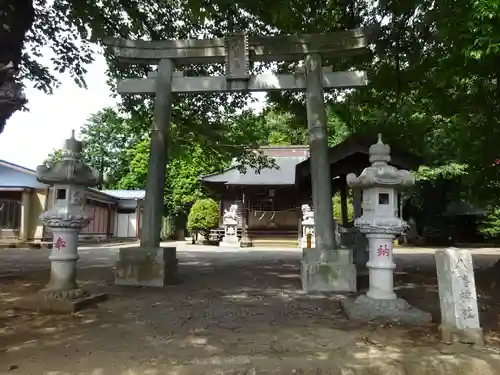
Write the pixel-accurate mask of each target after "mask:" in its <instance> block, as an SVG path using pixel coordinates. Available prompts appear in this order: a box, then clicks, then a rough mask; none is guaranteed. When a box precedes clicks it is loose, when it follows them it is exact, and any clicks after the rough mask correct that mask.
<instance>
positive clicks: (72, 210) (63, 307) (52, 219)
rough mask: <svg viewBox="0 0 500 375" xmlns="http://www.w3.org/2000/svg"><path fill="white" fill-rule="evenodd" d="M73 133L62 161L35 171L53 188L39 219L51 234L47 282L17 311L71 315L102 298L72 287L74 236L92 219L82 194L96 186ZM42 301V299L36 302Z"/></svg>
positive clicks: (75, 253) (95, 175) (96, 178)
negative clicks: (50, 202)
mask: <svg viewBox="0 0 500 375" xmlns="http://www.w3.org/2000/svg"><path fill="white" fill-rule="evenodd" d="M74 135H75V132H74V131H73V132H72V136H71V138H69V139H67V140H66V141H65V147H64V150H63V158H62V160H61V161H59V162H57V163H55V164H54V165H53V166H52V167H46V166H45V165H40V166H38V167H37V169H36V174H37V179H38V181H40V182H42V183H45V184H48V185H53V191H54V200H55V202H54V205H53V207H52V208H51V209H50V210H48V211H46V212H44V213H43V214H42V215H41V219H42V221H43V223H44V225H46V226H47V227H49V228H50V229H51V230H52V233H53V245H52V253H51V255H50V256H49V259H50V261H51V270H50V281H49V283H48V284H47V286H46V287H45V288H44V289H42V290H40V291H39V293H38V296H37V297H38V298H34V299H33V298H32V299H29V300H28V301H24V302H28V303H24V304H22V305H21V306H20V307H26V308H29V309H36V310H50V311H56V312H73V311H75V310H78V309H80V308H82V307H83V306H84V305H88V304H89V303H91V302H97V301H98V300H102V299H103V297H104V295H99V296H89V294H88V293H87V291H85V290H84V289H81V288H79V287H78V285H77V283H76V262H77V260H78V235H79V233H80V231H81V230H82V229H83V228H85V227H86V226H87V225H88V224H89V223H90V221H91V220H92V217H90V216H88V215H87V214H86V213H85V211H84V204H85V191H86V188H87V187H88V186H95V185H97V184H98V183H99V174H98V172H97V171H95V170H93V169H92V168H90V167H88V166H87V165H86V164H85V163H84V162H83V161H82V160H81V151H82V142H80V141H77V140H76V139H75V136H74ZM40 297H42V298H40Z"/></svg>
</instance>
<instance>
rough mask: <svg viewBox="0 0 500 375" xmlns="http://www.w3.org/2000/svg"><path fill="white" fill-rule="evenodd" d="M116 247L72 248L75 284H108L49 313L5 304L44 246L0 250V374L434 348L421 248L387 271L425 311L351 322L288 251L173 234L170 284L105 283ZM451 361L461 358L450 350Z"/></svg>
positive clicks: (38, 271) (481, 257) (414, 352)
mask: <svg viewBox="0 0 500 375" xmlns="http://www.w3.org/2000/svg"><path fill="white" fill-rule="evenodd" d="M116 252H117V247H112V246H107V247H100V248H82V249H81V250H80V256H81V259H80V262H79V275H78V277H79V280H80V283H81V284H82V285H84V286H85V287H86V288H88V289H89V290H93V291H99V292H106V293H109V294H110V299H109V301H107V302H104V303H101V304H100V305H99V306H98V307H97V308H93V309H88V310H85V311H83V312H80V313H78V314H74V315H72V316H57V315H43V314H37V313H30V312H20V311H15V310H13V309H12V302H13V301H14V300H15V299H16V298H19V297H22V296H26V295H29V294H31V293H34V292H35V291H36V290H38V289H40V288H41V287H42V286H43V285H44V283H46V282H47V280H48V271H49V264H48V260H47V256H48V254H49V252H48V251H47V250H40V249H39V250H22V249H12V250H0V294H1V297H2V298H1V300H0V374H4V373H5V374H13V373H15V374H23V375H27V374H46V375H49V374H50V375H66V374H68V375H69V374H79V375H83V374H93V375H97V374H103V375H115V374H116V375H125V374H127V375H131V374H188V373H189V374H205V373H214V374H215V373H217V372H214V371H219V372H218V373H231V374H237V373H241V374H247V373H248V374H252V373H261V372H255V369H254V367H252V366H254V365H253V364H255V363H260V365H259V366H260V368H264V370H265V371H267V372H265V371H264V372H262V373H282V372H272V369H276V368H277V367H279V368H280V369H281V370H280V371H284V372H283V373H287V374H291V373H293V372H294V369H296V368H298V367H301V366H306V367H307V366H312V365H314V366H316V367H317V366H325V368H329V369H331V371H332V372H318V371H319V370H318V369H317V368H316V367H314V366H313V367H314V369H312V370H311V371H312V372H307V371H306V370H304V371H305V372H302V373H311V374H313V373H314V374H316V373H332V374H333V373H335V374H336V373H337V372H334V370H332V369H333V367H332V366H333V365H332V363H336V364H339V363H344V362H345V361H349V360H351V361H355V362H356V361H358V362H359V363H362V362H363V359H362V358H365V359H366V358H368V357H369V356H372V357H373V356H375V357H377V356H378V357H377V358H378V359H377V360H378V361H379V362H380V363H381V364H384V363H386V362H385V361H387V360H388V358H392V357H394V358H396V359H395V360H396V361H399V362H401V361H402V359H401V358H402V357H405V358H406V359H405V361H410V360H412V358H413V360H414V359H417V363H418V362H421V358H422V356H428V357H429V358H431V357H432V356H433V355H441V356H442V355H443V349H442V347H441V346H440V345H439V339H438V334H437V322H438V321H439V306H438V304H437V289H436V287H435V275H433V273H434V274H435V271H434V260H433V254H432V251H431V250H428V249H419V250H411V251H410V250H397V251H396V262H397V264H398V269H399V270H400V271H407V272H408V273H407V274H405V273H400V274H399V275H398V276H397V277H396V284H397V285H398V286H400V287H401V289H400V293H401V294H402V296H404V297H405V298H407V299H408V301H409V302H410V303H413V304H415V305H416V306H417V307H419V308H422V309H425V310H427V311H430V312H432V313H433V315H434V317H435V320H436V323H433V324H431V325H429V326H427V327H418V328H411V329H409V328H405V327H399V326H395V325H384V326H380V325H378V324H371V325H362V324H359V323H356V322H352V321H349V320H347V319H346V317H345V316H344V314H343V312H342V310H341V309H340V304H339V299H340V298H344V297H343V296H339V295H333V294H317V295H311V294H309V295H307V294H304V293H303V292H302V291H301V289H300V278H299V271H300V257H301V252H299V251H297V250H291V249H289V250H286V249H283V250H280V249H273V250H267V251H266V250H258V251H255V250H250V251H242V250H238V251H228V250H221V249H215V248H210V247H201V246H187V245H184V244H178V257H179V263H180V264H179V267H180V271H181V275H182V284H180V285H174V286H169V287H167V288H163V289H150V288H127V287H117V286H114V285H113V268H112V267H113V265H114V262H115V260H116ZM474 252H475V254H476V255H475V263H476V265H478V266H480V267H486V266H488V265H491V264H493V263H494V262H495V261H496V260H497V259H498V258H499V256H500V251H498V250H496V249H475V250H474ZM361 284H363V281H362V282H361ZM486 310H487V311H485V313H488V314H489V315H487V316H486V318H484V319H483V317H482V320H484V324H483V325H485V329H486V330H487V340H488V343H489V344H490V345H491V346H495V345H497V344H498V342H499V341H497V331H498V327H497V325H498V324H497V322H498V311H497V310H495V309H493V308H489V309H486ZM493 313H494V316H493V315H491V314H493ZM488 316H489V318H488ZM450 350H452V351H456V353H458V352H460V353H461V354H460V353H459V354H460V355H462V356H467V355H483V354H484V353H483V354H478V352H477V351H475V352H474V353H468V352H467V353H462V352H463V350H464V348H458V349H457V348H454V349H450V348H447V349H445V350H444V352H447V353H445V354H448V355H449V352H450ZM467 350H472V349H467ZM491 350H494V349H491ZM367 353H371V354H369V355H368V354H367ZM377 353H378V354H377ZM388 353H392V354H391V355H392V357H391V355H389V354H388ZM440 353H441V354H440ZM456 353H455V354H456ZM358 354H359V355H358ZM362 355H364V356H365V357H363V356H362ZM457 355H458V354H457ZM367 356H368V357H367ZM455 357H456V356H455ZM370 358H371V357H370ZM433 358H434V357H433ZM320 359H321V360H322V361H324V362H321V361H320ZM391 360H392V359H391ZM297 361H298V362H297ZM311 361H312V362H311ZM318 361H320V362H321V363H322V364H321V363H320V362H318ZM379 362H377V363H379ZM374 363H375V362H373V361H372V362H369V367H370V368H374V366H375V365H374ZM457 363H458V365H459V367H460V366H461V367H462V369H463V368H467V366H465V367H464V365H463V364H460V362H457V360H456V358H455V365H457ZM467 363H469V362H467ZM471 363H472V362H471ZM214 366H215V367H214ZM290 366H291V367H290ZM335 366H337V365H335ZM335 366H334V367H335ZM380 366H382V365H380ZM384 366H385V365H384ZM226 367H227V368H228V370H227V371H226V370H224V371H226V372H221V371H223V370H222V368H226ZM375 367H376V366H375ZM444 367H446V366H444ZM444 367H443V368H444ZM360 368H361V367H360ZM380 368H381V369H382V370H380V371H382V372H381V373H384V374H385V373H388V372H387V371H388V370H387V368H385V367H383V366H382V367H380ZM448 368H449V366H448ZM474 368H476V367H474ZM235 369H236V370H235ZM283 369H285V370H283ZM210 371H213V372H210ZM238 371H239V372H238ZM249 371H250V372H249ZM252 371H253V372H252ZM273 371H274V370H273ZM308 371H309V370H308ZM329 371H330V370H329ZM339 371H340V370H339ZM353 371H354V370H353ZM360 371H361V370H360ZM435 371H437V370H435ZM471 371H472V370H471ZM474 371H476V370H474ZM295 373H300V372H295ZM344 373H345V372H344ZM351 373H352V374H357V373H358V372H355V371H354V372H351ZM359 373H360V374H361V373H362V372H359ZM374 373H377V372H374ZM389 373H390V372H389ZM409 373H411V372H408V374H409ZM434 373H439V372H434ZM464 373H465V372H464ZM474 373H475V374H476V373H478V374H482V373H484V374H489V373H487V372H474ZM493 373H495V372H492V374H493ZM339 374H340V372H339ZM429 374H430V373H429ZM456 374H457V373H456Z"/></svg>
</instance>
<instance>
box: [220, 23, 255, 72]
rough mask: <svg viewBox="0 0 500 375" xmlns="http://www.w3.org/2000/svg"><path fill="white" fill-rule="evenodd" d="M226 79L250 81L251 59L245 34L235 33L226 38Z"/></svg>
mask: <svg viewBox="0 0 500 375" xmlns="http://www.w3.org/2000/svg"><path fill="white" fill-rule="evenodd" d="M225 47H226V79H228V80H248V79H249V78H250V76H249V73H248V71H249V61H250V59H249V57H248V36H247V35H246V34H245V33H235V34H230V35H227V36H226V40H225Z"/></svg>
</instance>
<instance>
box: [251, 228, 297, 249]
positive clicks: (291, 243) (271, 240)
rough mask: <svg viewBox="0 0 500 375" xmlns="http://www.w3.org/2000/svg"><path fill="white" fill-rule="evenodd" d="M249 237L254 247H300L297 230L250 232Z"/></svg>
mask: <svg viewBox="0 0 500 375" xmlns="http://www.w3.org/2000/svg"><path fill="white" fill-rule="evenodd" d="M248 237H249V238H250V239H251V241H252V246H253V247H271V248H272V247H286V248H296V247H298V246H299V241H298V231H297V230H249V231H248Z"/></svg>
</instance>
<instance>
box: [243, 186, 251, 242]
mask: <svg viewBox="0 0 500 375" xmlns="http://www.w3.org/2000/svg"><path fill="white" fill-rule="evenodd" d="M248 203H249V202H248V199H247V197H246V195H245V193H244V192H243V193H242V204H243V212H242V213H241V240H240V246H241V247H251V246H252V240H251V239H250V237H248V209H249V208H250V206H249V204H248Z"/></svg>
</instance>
